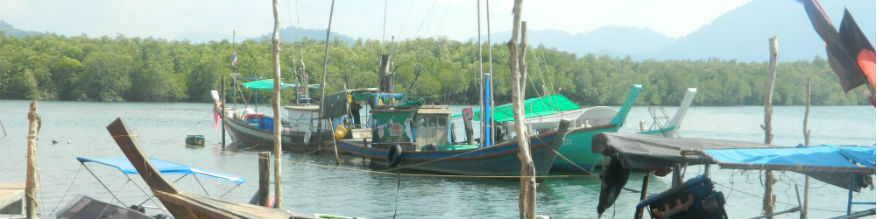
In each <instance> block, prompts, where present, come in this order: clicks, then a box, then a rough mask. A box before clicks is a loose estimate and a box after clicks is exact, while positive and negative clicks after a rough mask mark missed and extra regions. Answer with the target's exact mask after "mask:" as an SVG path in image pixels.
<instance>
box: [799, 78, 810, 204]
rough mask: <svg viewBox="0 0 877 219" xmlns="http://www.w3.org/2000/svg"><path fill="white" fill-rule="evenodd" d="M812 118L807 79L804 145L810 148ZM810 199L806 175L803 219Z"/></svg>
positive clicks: (808, 79)
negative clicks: (808, 127)
mask: <svg viewBox="0 0 877 219" xmlns="http://www.w3.org/2000/svg"><path fill="white" fill-rule="evenodd" d="M809 117H810V78H809V77H808V78H807V106H806V108H804V145H805V146H810V130H809V129H807V120H808V118H809ZM809 199H810V176H807V175H804V206H803V207H802V208H801V219H806V218H807V206H808V202H809Z"/></svg>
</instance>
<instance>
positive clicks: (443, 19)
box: [435, 3, 451, 39]
mask: <svg viewBox="0 0 877 219" xmlns="http://www.w3.org/2000/svg"><path fill="white" fill-rule="evenodd" d="M450 8H451V4H450V3H448V6H447V7H445V12H444V13H442V17H441V19H439V25H438V29H436V30H435V36H436V39H438V37H439V33H440V32H441V31H442V26H444V24H445V16H448V11H449V10H448V9H450Z"/></svg>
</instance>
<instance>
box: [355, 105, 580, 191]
mask: <svg viewBox="0 0 877 219" xmlns="http://www.w3.org/2000/svg"><path fill="white" fill-rule="evenodd" d="M450 114H451V111H450V110H449V109H448V107H447V106H446V105H413V106H402V107H398V106H397V107H379V108H375V109H373V110H372V111H371V120H372V121H373V122H374V126H372V129H371V130H372V135H371V139H367V138H360V139H354V138H346V139H338V149H339V151H342V152H346V153H350V154H353V155H356V156H360V157H364V158H368V159H369V160H370V161H371V163H372V164H377V165H379V166H384V167H391V168H394V169H396V170H417V171H427V172H435V173H446V174H459V175H478V176H508V177H517V176H519V175H520V171H521V167H520V162H519V160H518V157H517V151H518V150H519V149H518V145H517V143H516V141H506V142H503V143H499V144H496V145H490V146H482V145H478V144H458V143H454V142H453V141H451V136H450V133H451V131H452V130H451V129H450V127H449V121H450ZM568 123H569V122H566V123H561V124H566V125H561V127H560V128H559V129H558V130H557V131H551V132H547V133H541V134H539V135H534V136H532V137H531V138H530V147H531V151H532V156H533V161H534V164H535V167H536V175H537V176H543V175H547V174H548V172H549V170H550V168H551V165H552V163H553V160H554V158H555V157H556V153H555V151H556V150H557V149H558V148H559V147H560V143H561V142H563V138H564V136H565V134H566V133H567V127H568ZM580 131H582V130H570V132H569V133H575V132H580Z"/></svg>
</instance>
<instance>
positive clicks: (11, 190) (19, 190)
mask: <svg viewBox="0 0 877 219" xmlns="http://www.w3.org/2000/svg"><path fill="white" fill-rule="evenodd" d="M16 204H17V205H18V209H17V211H16V210H12V211H9V212H4V211H0V214H21V213H22V212H23V210H22V209H21V208H22V207H23V204H24V183H0V210H5V209H6V208H7V207H10V206H12V205H16Z"/></svg>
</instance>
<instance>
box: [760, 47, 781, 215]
mask: <svg viewBox="0 0 877 219" xmlns="http://www.w3.org/2000/svg"><path fill="white" fill-rule="evenodd" d="M768 41H769V42H770V68H769V69H768V77H767V84H766V85H765V87H764V125H762V126H761V128H762V129H764V143H765V144H770V143H771V141H773V133H772V132H771V131H772V130H771V115H772V114H773V108H772V107H771V101H772V98H773V85H774V82H775V81H776V75H777V47H778V46H777V37H776V36H774V37H771V38H770V40H768ZM764 178H765V180H764V200H763V202H762V204H763V208H762V210H763V211H764V214H765V215H768V216H767V219H773V215H771V214H772V213H773V210H774V209H773V207H774V202H775V201H776V196H774V194H773V184H774V183H776V180H775V179H774V177H773V172H772V171H770V170H767V171H764Z"/></svg>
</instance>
